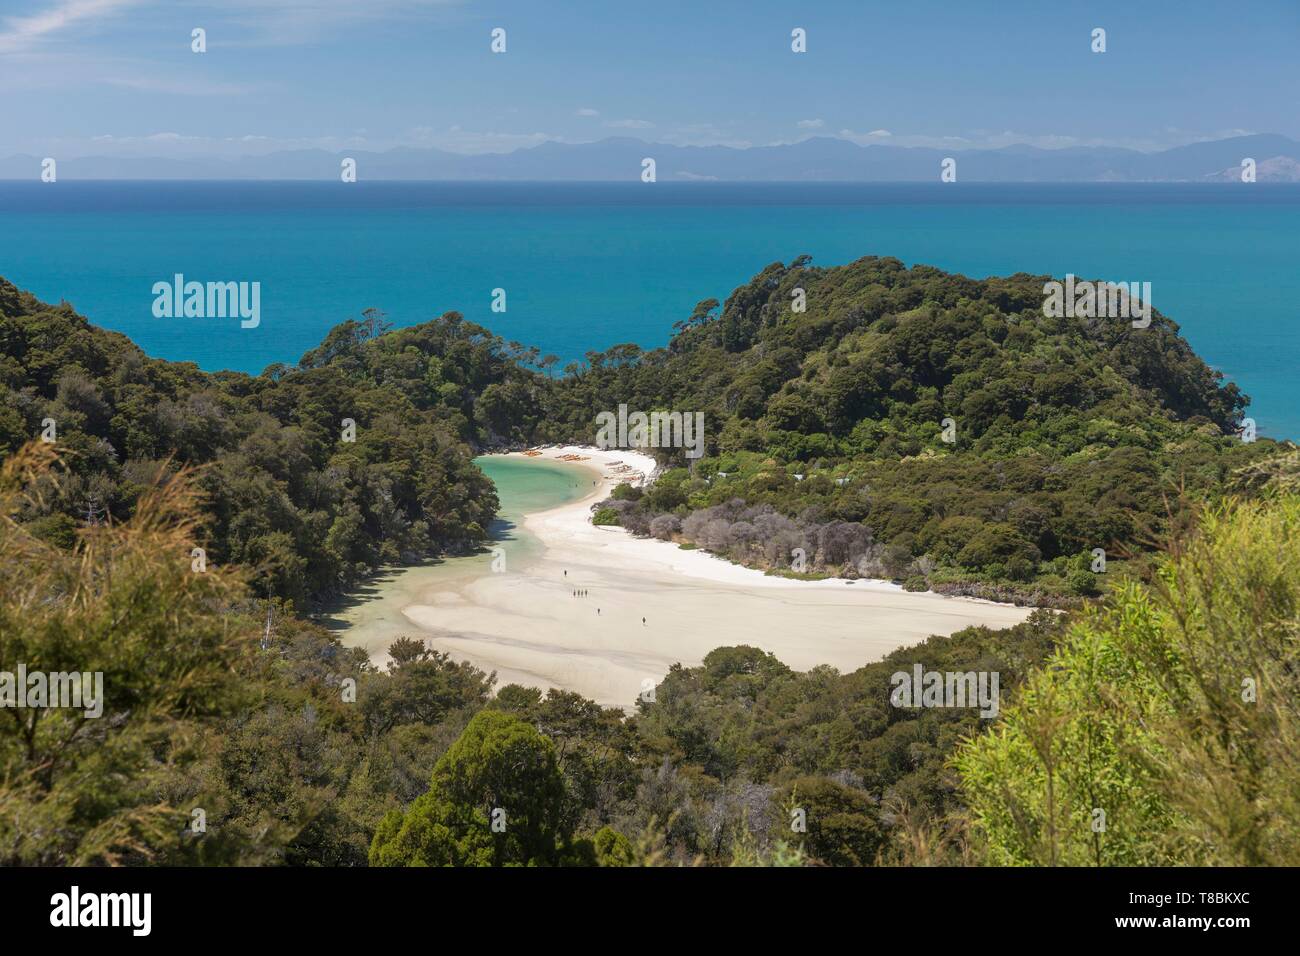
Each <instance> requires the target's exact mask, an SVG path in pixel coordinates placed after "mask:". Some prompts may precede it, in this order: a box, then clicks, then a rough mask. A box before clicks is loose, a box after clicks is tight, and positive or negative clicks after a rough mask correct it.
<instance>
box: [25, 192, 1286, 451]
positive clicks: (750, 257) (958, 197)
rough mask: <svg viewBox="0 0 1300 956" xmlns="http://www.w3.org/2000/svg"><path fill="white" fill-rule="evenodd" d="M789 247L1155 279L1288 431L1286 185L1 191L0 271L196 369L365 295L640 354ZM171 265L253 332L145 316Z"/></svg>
mask: <svg viewBox="0 0 1300 956" xmlns="http://www.w3.org/2000/svg"><path fill="white" fill-rule="evenodd" d="M802 253H807V254H810V255H812V257H813V261H814V263H815V264H818V265H838V264H842V263H845V262H849V261H852V260H853V259H856V258H859V257H861V256H865V255H887V256H897V257H898V258H900V259H902V260H903V261H905V262H907V263H908V264H914V263H927V264H930V265H934V266H937V267H939V268H941V269H946V270H951V271H955V272H961V273H965V274H967V275H970V276H974V277H984V276H988V275H1001V274H1010V273H1014V272H1030V273H1040V274H1051V275H1055V276H1061V275H1064V274H1065V273H1066V272H1073V273H1074V274H1076V275H1078V276H1082V277H1089V278H1103V279H1110V280H1113V281H1145V282H1151V283H1152V299H1153V301H1154V304H1155V306H1156V308H1158V309H1159V310H1161V311H1162V312H1163V313H1165V314H1166V315H1168V316H1170V317H1171V318H1173V319H1174V320H1175V321H1176V322H1178V323H1179V324H1180V325H1181V326H1182V329H1183V332H1184V334H1185V335H1186V336H1187V338H1188V339H1189V340H1190V341H1191V343H1192V346H1193V347H1194V348H1195V349H1196V350H1197V351H1198V352H1199V353H1200V354H1201V355H1202V356H1203V357H1204V358H1205V359H1206V360H1207V361H1209V362H1210V364H1211V365H1213V366H1214V367H1216V368H1218V369H1220V370H1222V371H1223V372H1224V373H1225V375H1227V376H1228V377H1229V378H1230V379H1232V380H1234V381H1236V382H1238V383H1239V384H1240V385H1241V387H1242V388H1243V389H1244V390H1245V391H1246V392H1247V394H1249V395H1250V396H1251V397H1252V398H1253V400H1254V401H1253V404H1252V406H1251V409H1250V414H1251V415H1252V416H1253V417H1254V418H1255V419H1256V421H1257V422H1258V425H1259V430H1260V433H1261V434H1263V435H1268V436H1272V437H1290V438H1300V384H1298V383H1297V378H1298V375H1297V373H1300V333H1298V332H1297V318H1298V316H1297V303H1298V302H1300V185H1266V184H1258V183H1257V184H1252V185H1249V186H1246V185H1242V184H1225V185H1179V184H1087V185H1055V184H1051V185H1049V184H1043V185H1037V184H1029V185H1021V184H1017V185H997V184H966V183H956V184H939V183H935V184H830V183H825V184H822V183H818V184H720V183H691V184H665V183H656V184H650V185H647V184H643V183H639V182H637V183H627V184H623V183H599V184H597V183H546V184H539V183H356V184H347V185H344V184H342V183H306V182H293V183H277V182H256V183H249V182H67V181H64V182H59V183H54V184H46V183H39V182H30V183H28V182H0V275H2V276H4V277H5V278H7V279H9V280H10V281H12V282H14V283H15V284H16V285H18V286H19V287H21V288H25V289H29V290H31V291H32V292H34V293H36V294H37V295H38V296H40V297H41V298H43V299H46V300H49V301H55V302H57V301H59V300H67V301H69V302H71V303H72V304H73V305H74V306H75V307H76V308H77V310H78V311H80V312H81V313H83V314H84V315H86V316H88V317H89V318H90V320H91V321H92V322H94V323H96V324H98V325H101V326H104V327H106V328H110V329H115V330H117V331H120V332H123V333H125V334H127V335H129V336H130V337H131V338H132V339H133V340H134V341H135V342H137V343H138V344H139V345H140V346H141V347H142V348H144V349H145V350H146V351H147V352H148V353H150V354H151V355H156V356H160V357H163V358H168V359H173V360H181V361H193V362H196V363H197V364H198V365H200V366H201V367H203V368H205V369H210V370H214V369H222V368H231V369H239V370H243V371H248V372H257V371H260V370H261V369H262V368H264V367H265V366H267V365H268V364H271V363H273V362H295V361H297V359H298V358H299V356H301V355H302V353H304V352H305V351H307V350H308V349H310V348H312V347H313V346H315V345H316V344H318V343H319V341H320V339H321V337H322V336H323V335H324V333H325V331H326V330H327V329H329V328H330V327H331V326H333V325H334V324H336V323H338V322H340V321H342V320H344V319H346V318H349V317H355V316H357V315H359V314H360V312H361V311H362V310H363V309H365V308H367V307H371V306H373V307H376V308H379V309H381V310H383V311H384V312H386V313H387V315H388V318H389V319H390V320H392V321H393V322H394V323H395V324H397V325H408V324H412V323H416V322H421V321H424V320H426V319H429V318H431V317H433V316H435V315H438V314H440V313H442V312H444V311H447V310H452V309H454V310H457V311H460V312H462V313H464V314H465V316H466V317H467V318H469V319H471V320H473V321H475V322H478V323H481V324H483V325H485V326H487V327H489V328H491V329H492V330H493V331H494V332H496V333H497V334H499V335H501V336H502V337H504V338H506V339H516V340H519V341H521V342H524V343H526V344H531V345H536V346H538V347H539V348H541V349H542V350H543V352H544V353H545V352H554V353H556V354H558V355H559V356H560V357H561V358H562V359H563V360H564V361H569V360H571V359H575V358H579V357H581V355H582V354H583V353H584V352H586V351H587V350H590V349H603V348H606V347H608V346H610V345H613V344H616V343H620V342H636V343H638V344H640V345H643V346H646V347H654V346H658V345H662V344H664V343H665V342H666V341H667V340H668V336H669V332H670V330H671V326H672V323H673V322H675V321H678V320H679V319H683V318H685V317H687V316H688V315H689V314H690V311H691V308H692V307H693V306H694V305H695V303H696V302H698V301H700V300H701V299H706V298H718V299H725V298H726V296H727V295H728V294H729V293H730V292H731V290H732V289H734V288H735V287H736V286H737V285H738V284H740V283H742V282H744V281H745V280H747V279H748V278H749V277H750V276H752V275H753V274H754V273H755V272H758V271H759V270H760V269H762V268H763V267H764V266H765V265H767V264H768V263H771V262H773V261H776V260H781V261H785V262H788V261H790V260H791V259H793V258H794V257H795V256H797V255H800V254H802ZM176 273H182V274H183V275H184V276H185V278H186V279H187V280H197V281H201V282H208V281H246V282H260V283H261V312H262V321H261V324H260V325H259V326H258V327H257V328H255V329H241V328H240V325H239V321H238V320H237V319H195V318H190V319H185V318H179V319H177V318H167V319H160V318H155V317H154V315H153V310H152V306H153V299H154V297H153V293H152V291H151V290H152V287H153V284H154V283H155V282H159V281H164V282H170V281H171V279H172V276H173V275H174V274H176ZM496 288H502V289H505V291H506V311H505V312H504V313H500V312H497V313H494V312H493V311H492V310H491V303H492V290H493V289H496Z"/></svg>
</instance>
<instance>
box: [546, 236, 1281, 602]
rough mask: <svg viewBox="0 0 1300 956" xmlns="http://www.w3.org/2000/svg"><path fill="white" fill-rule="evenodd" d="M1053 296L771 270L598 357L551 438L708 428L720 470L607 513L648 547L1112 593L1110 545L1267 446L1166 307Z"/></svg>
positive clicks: (698, 473) (989, 587)
mask: <svg viewBox="0 0 1300 956" xmlns="http://www.w3.org/2000/svg"><path fill="white" fill-rule="evenodd" d="M1047 280H1048V277H1045V276H1029V275H1023V274H1021V275H1015V276H1011V277H1010V278H994V279H988V280H982V281H977V280H974V279H968V278H966V277H964V276H959V275H950V274H947V273H944V272H941V271H939V270H937V269H933V268H930V267H926V266H916V267H914V268H911V269H908V268H906V267H905V266H904V265H903V264H902V263H901V262H899V261H898V260H896V259H879V258H867V259H862V260H859V261H857V262H854V263H852V264H850V265H847V266H842V267H837V268H829V269H818V268H814V267H813V266H812V265H811V264H810V263H809V262H808V260H807V258H806V257H803V258H800V259H797V260H795V261H794V262H793V263H792V264H791V265H790V266H788V267H787V266H783V265H781V264H780V263H776V264H773V265H771V266H769V267H768V268H766V269H765V270H763V272H761V273H760V274H759V275H757V276H756V277H755V278H754V279H752V280H751V281H750V282H749V283H748V284H746V285H744V286H742V287H741V288H739V289H737V290H736V291H735V292H734V293H733V294H732V296H731V297H730V298H729V299H728V300H727V302H726V304H725V306H723V307H721V308H719V306H718V303H717V302H716V301H713V300H710V301H706V302H702V303H700V305H699V306H698V307H697V308H696V309H695V312H694V314H693V315H692V316H691V317H690V318H689V319H687V320H686V321H684V322H681V323H678V326H677V334H676V335H675V337H674V338H673V340H672V342H671V344H670V345H669V346H668V347H667V348H666V349H659V350H656V351H653V352H642V351H641V350H640V349H639V348H637V347H636V346H631V345H626V346H617V347H615V348H613V349H610V350H608V351H607V352H604V353H592V354H589V355H588V360H587V362H586V363H584V364H583V365H582V366H580V367H575V368H572V369H571V370H570V372H571V374H570V375H569V376H568V377H566V378H565V379H564V380H562V381H561V382H559V384H558V385H557V387H556V389H555V391H554V393H553V394H554V403H555V404H554V407H553V409H552V411H551V413H550V414H549V415H548V416H547V419H546V424H545V425H544V426H543V432H544V433H545V434H546V435H547V436H548V437H550V438H553V439H556V440H559V439H570V438H573V437H574V436H575V435H576V436H586V437H588V438H591V437H593V436H594V435H595V429H594V427H593V424H592V422H593V410H599V409H617V408H618V406H619V404H620V403H624V404H626V405H627V406H628V407H629V408H631V409H640V410H643V411H651V410H657V409H663V410H676V411H702V412H704V415H705V422H706V430H705V433H706V436H707V455H706V456H705V457H704V458H702V459H700V460H699V461H697V462H695V463H694V465H693V467H691V468H690V470H687V469H686V468H685V467H679V468H676V469H671V470H669V471H667V472H666V473H665V474H664V475H663V476H662V477H661V478H660V479H659V481H658V482H657V483H656V484H655V486H654V487H653V488H652V489H651V490H650V491H649V492H648V493H647V494H646V495H644V496H643V497H642V496H639V495H638V494H637V493H636V492H628V493H626V494H625V495H623V496H621V497H622V498H623V500H621V501H612V502H608V503H607V506H608V507H609V508H611V509H612V510H613V511H614V512H616V513H617V514H618V518H619V522H620V523H621V524H623V525H624V526H625V527H628V528H629V529H631V530H633V531H634V532H636V533H640V534H654V535H656V536H659V537H662V538H668V539H673V540H679V541H687V542H690V543H693V544H697V545H700V546H702V547H705V548H708V549H709V550H711V551H714V552H717V553H719V554H722V555H725V556H728V557H731V558H733V559H735V560H738V561H741V562H743V563H748V564H754V565H757V566H760V567H766V568H773V569H789V568H790V567H791V564H792V553H793V551H794V549H795V548H801V549H803V551H804V552H805V554H806V556H807V565H806V567H805V568H804V569H802V570H806V571H809V572H828V573H833V574H841V575H847V576H857V575H862V576H870V577H888V578H894V579H897V580H903V581H908V582H909V586H912V587H917V588H924V587H927V586H928V587H932V588H936V589H938V590H945V591H953V592H962V593H977V594H983V595H986V596H1001V597H1010V596H1015V595H1020V596H1022V597H1024V598H1026V599H1028V600H1031V601H1035V602H1038V603H1052V602H1053V601H1054V599H1057V598H1066V599H1068V598H1069V597H1071V596H1084V595H1091V594H1095V593H1096V590H1097V582H1096V576H1095V575H1093V574H1091V573H1089V570H1090V567H1091V563H1092V551H1093V549H1096V548H1102V549H1105V550H1106V551H1107V552H1108V554H1109V555H1110V556H1111V558H1112V560H1113V559H1114V558H1115V557H1116V556H1120V555H1124V554H1127V553H1135V552H1140V551H1142V550H1145V549H1146V548H1147V547H1148V546H1149V544H1150V540H1151V539H1152V538H1154V537H1159V536H1160V535H1163V534H1164V533H1165V532H1166V531H1167V530H1169V522H1168V520H1167V518H1168V514H1169V511H1170V510H1173V511H1177V510H1178V508H1179V504H1178V501H1177V499H1179V498H1182V497H1187V498H1190V499H1192V500H1201V499H1204V498H1206V497H1212V496H1213V495H1214V494H1216V493H1217V489H1218V488H1219V486H1220V484H1221V482H1222V481H1223V479H1224V476H1225V475H1226V474H1227V473H1228V472H1229V471H1230V470H1232V469H1233V468H1236V467H1238V466H1240V465H1242V464H1244V463H1246V462H1247V461H1249V460H1253V459H1255V458H1259V457H1263V456H1267V455H1269V454H1271V453H1272V446H1273V443H1271V442H1263V441H1261V442H1257V443H1250V444H1248V443H1243V442H1242V441H1241V440H1240V438H1239V436H1238V434H1237V431H1238V429H1239V426H1240V420H1241V417H1242V410H1243V409H1244V408H1245V406H1246V402H1247V399H1246V397H1245V396H1243V395H1242V394H1241V393H1240V391H1239V390H1238V389H1237V387H1236V386H1235V385H1233V384H1231V383H1228V384H1225V383H1223V382H1222V381H1221V376H1220V375H1219V374H1218V373H1216V372H1213V371H1212V370H1211V369H1210V368H1209V367H1208V366H1206V364H1205V363H1204V362H1203V361H1202V360H1201V359H1200V358H1198V357H1197V356H1196V355H1195V354H1194V353H1193V352H1192V351H1191V349H1190V348H1189V347H1188V345H1187V343H1186V341H1184V340H1183V339H1182V338H1181V337H1180V336H1179V335H1178V327H1177V326H1176V325H1175V324H1174V323H1173V322H1171V321H1170V320H1169V319H1167V318H1166V317H1164V316H1162V315H1161V314H1160V313H1159V312H1158V311H1157V312H1155V313H1154V316H1153V318H1152V321H1151V324H1150V326H1149V327H1147V328H1140V329H1139V328H1133V327H1132V325H1131V323H1130V321H1129V320H1128V319H1083V318H1047V317H1045V316H1044V314H1043V298H1044V295H1043V286H1044V283H1045V282H1046V281H1047ZM800 293H802V301H803V302H804V303H805V305H806V311H803V312H797V311H795V310H794V303H795V302H796V300H797V299H798V298H799V297H800ZM945 420H948V421H949V428H948V436H947V437H948V438H950V439H952V440H951V441H947V440H945V434H944V431H945ZM665 458H666V459H667V461H668V463H669V464H670V465H671V464H676V465H679V466H681V465H686V464H688V462H687V461H686V460H685V459H684V458H683V457H682V454H681V453H680V452H677V453H676V454H675V455H672V456H671V457H670V456H667V455H665Z"/></svg>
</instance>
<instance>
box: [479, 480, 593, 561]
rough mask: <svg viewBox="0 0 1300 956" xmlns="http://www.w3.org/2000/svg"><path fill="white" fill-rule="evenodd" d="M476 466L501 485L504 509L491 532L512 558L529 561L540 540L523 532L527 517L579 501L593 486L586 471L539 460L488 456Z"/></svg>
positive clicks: (498, 496) (499, 493) (499, 490)
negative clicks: (536, 512)
mask: <svg viewBox="0 0 1300 956" xmlns="http://www.w3.org/2000/svg"><path fill="white" fill-rule="evenodd" d="M474 464H476V465H478V466H479V468H481V469H482V470H483V474H485V475H487V476H488V477H489V478H491V479H492V483H493V484H495V485H496V486H497V498H498V499H499V500H500V502H501V508H500V511H498V513H497V520H496V521H494V522H493V523H492V528H491V533H492V537H493V538H494V539H496V540H497V541H499V542H500V546H501V547H502V548H504V549H505V552H506V554H507V556H509V557H520V558H527V557H530V556H531V555H533V554H535V553H536V552H537V550H538V542H537V540H536V539H535V538H534V537H533V536H532V535H530V534H528V533H527V532H525V531H523V530H522V527H521V521H522V519H523V516H524V515H527V514H531V513H533V512H535V511H547V510H549V509H551V508H558V507H559V506H560V505H563V504H568V503H569V502H570V501H576V500H577V499H579V498H581V497H583V496H584V495H586V494H587V493H589V492H590V491H591V488H592V484H593V478H592V477H591V476H590V475H589V474H588V472H587V471H586V470H584V469H580V468H575V467H574V466H572V465H566V464H560V463H556V462H553V461H546V460H543V459H538V458H505V457H502V456H499V455H484V456H482V457H480V458H475V459H474Z"/></svg>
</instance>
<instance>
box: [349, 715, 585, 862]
mask: <svg viewBox="0 0 1300 956" xmlns="http://www.w3.org/2000/svg"><path fill="white" fill-rule="evenodd" d="M564 800H565V792H564V781H563V778H562V777H561V775H560V770H559V767H558V765H557V763H556V758H555V748H554V746H553V745H552V743H551V741H550V740H548V739H547V738H546V737H544V736H542V735H541V734H539V733H538V732H537V730H536V729H535V728H534V727H533V726H532V725H531V724H528V723H527V722H525V721H522V720H520V719H519V718H518V717H515V716H512V715H510V714H507V713H505V712H503V711H497V710H484V711H480V712H479V713H478V714H476V715H475V716H474V719H473V720H471V721H470V722H469V725H468V726H467V727H466V728H465V732H464V733H463V734H462V735H461V737H460V739H459V740H457V741H456V743H455V744H454V745H452V747H451V749H450V750H448V751H447V753H446V754H445V755H444V756H443V757H442V759H440V760H439V761H438V763H437V765H436V766H435V767H434V768H433V777H432V780H431V783H430V787H429V792H428V793H426V794H424V795H423V796H421V797H419V798H418V799H416V801H415V802H414V803H413V804H412V805H411V806H410V808H408V809H407V811H406V812H405V813H400V812H398V811H392V812H390V813H388V814H387V815H386V816H385V817H384V819H383V820H382V821H380V824H379V829H378V830H377V831H376V832H375V841H374V844H373V845H372V846H371V850H370V862H371V865H372V866H511V865H513V866H537V865H555V864H557V863H559V862H560V852H561V848H562V847H563V845H564V844H565V843H567V841H568V838H569V836H570V834H569V833H568V832H565V830H564V829H563V825H564V818H565V812H564V806H563V804H564ZM494 823H495V824H496V826H494Z"/></svg>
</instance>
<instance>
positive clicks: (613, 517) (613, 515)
mask: <svg viewBox="0 0 1300 956" xmlns="http://www.w3.org/2000/svg"><path fill="white" fill-rule="evenodd" d="M591 523H592V524H594V525H617V524H618V512H617V511H615V510H614V509H613V508H598V509H597V510H596V513H595V514H594V515H592V516H591Z"/></svg>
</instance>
